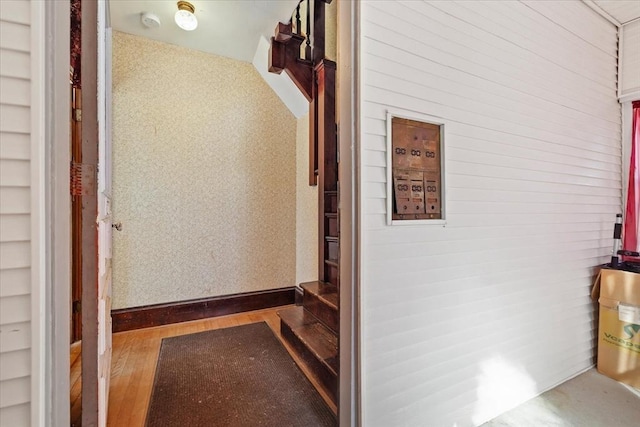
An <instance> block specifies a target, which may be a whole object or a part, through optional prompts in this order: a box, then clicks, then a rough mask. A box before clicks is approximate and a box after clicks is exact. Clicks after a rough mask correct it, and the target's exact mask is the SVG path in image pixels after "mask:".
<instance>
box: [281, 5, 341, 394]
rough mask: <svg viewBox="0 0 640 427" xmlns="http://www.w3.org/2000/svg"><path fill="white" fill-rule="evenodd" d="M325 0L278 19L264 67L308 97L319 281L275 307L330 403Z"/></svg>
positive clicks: (331, 184)
mask: <svg viewBox="0 0 640 427" xmlns="http://www.w3.org/2000/svg"><path fill="white" fill-rule="evenodd" d="M328 3H331V0H313V1H312V0H302V1H300V2H299V3H298V7H297V8H296V9H295V11H294V13H293V14H292V18H291V20H290V21H289V22H288V23H278V25H277V26H276V29H275V35H274V37H272V38H271V51H270V55H269V71H270V72H272V73H278V74H279V73H281V72H283V71H284V72H286V73H287V74H288V75H289V77H290V78H291V79H292V80H293V82H294V83H295V84H296V86H297V87H298V89H300V91H301V92H302V93H303V94H304V96H305V97H306V98H307V99H308V100H309V114H310V120H309V153H310V159H309V185H317V186H318V240H319V242H318V243H319V244H318V260H319V266H318V281H317V282H309V283H303V284H301V285H300V286H301V288H302V290H303V298H302V306H296V307H292V308H288V309H286V310H282V311H280V312H278V315H279V316H280V329H281V333H282V337H283V338H284V339H285V340H286V341H287V342H288V343H289V344H291V347H292V348H293V349H294V350H295V351H296V353H298V355H299V356H300V358H301V359H302V360H304V361H305V362H306V364H307V366H308V367H309V370H310V371H311V375H313V376H314V377H315V378H316V379H317V380H318V383H319V384H321V385H322V387H323V388H324V389H325V391H326V393H327V395H328V396H329V397H330V398H331V399H332V400H333V403H334V404H335V403H336V401H337V394H338V374H339V363H338V331H339V324H340V323H339V315H338V313H339V310H338V307H339V300H338V295H339V290H340V283H339V280H340V266H339V260H340V236H339V230H340V227H339V223H338V219H339V215H338V204H339V200H340V194H339V185H338V135H337V125H336V63H335V62H333V61H330V60H327V59H325V57H324V56H325V45H324V43H325V7H326V5H327V4H328ZM312 9H313V14H311V13H310V12H311V10H312ZM303 11H304V12H303ZM301 12H302V13H301ZM305 12H306V13H305ZM301 15H302V16H301ZM305 16H306V17H305ZM312 21H313V22H312ZM303 28H306V31H303Z"/></svg>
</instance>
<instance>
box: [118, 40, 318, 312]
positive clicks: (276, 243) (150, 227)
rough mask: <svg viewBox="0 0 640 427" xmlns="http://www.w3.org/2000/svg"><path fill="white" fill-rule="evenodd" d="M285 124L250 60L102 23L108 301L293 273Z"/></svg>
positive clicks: (236, 286) (291, 139) (290, 142)
mask: <svg viewBox="0 0 640 427" xmlns="http://www.w3.org/2000/svg"><path fill="white" fill-rule="evenodd" d="M296 131H297V121H296V119H295V118H294V116H293V115H292V114H291V113H290V112H289V110H288V109H287V108H286V107H285V106H284V105H283V104H282V102H281V101H280V100H279V98H278V97H277V96H276V94H274V93H273V92H272V91H271V89H270V88H269V87H268V86H267V84H266V83H264V81H263V80H262V78H261V77H260V75H259V74H258V73H257V72H256V70H255V69H254V68H253V66H252V65H251V64H248V63H244V62H239V61H235V60H232V59H227V58H222V57H217V56H214V55H210V54H206V53H202V52H198V51H194V50H190V49H186V48H181V47H177V46H173V45H168V44H164V43H160V42H156V41H151V40H148V39H144V38H141V37H137V36H132V35H128V34H124V33H119V32H114V33H113V165H114V167H113V212H114V221H115V222H122V224H123V229H122V231H120V232H114V248H113V252H114V253H113V256H114V259H113V308H124V307H134V306H140V305H145V304H154V303H162V302H171V301H181V300H188V299H193V298H201V297H210V296H218V295H227V294H234V293H239V292H249V291H257V290H264V289H272V288H280V287H284V286H293V285H295V284H296V276H298V275H302V276H304V274H303V273H301V271H304V270H305V269H308V267H304V268H301V269H298V268H297V267H296V246H297V243H296V234H297V232H296V219H297V218H296V216H297V213H296V205H297V203H302V202H301V201H300V200H296V189H297V182H296V156H300V155H301V153H297V151H296V137H297V134H296ZM304 145H305V146H306V144H304ZM305 165H306V162H305ZM305 167H306V166H305ZM301 206H307V202H306V201H305V202H304V203H302V205H301ZM303 217H304V218H307V217H306V216H304V215H303ZM311 225H312V229H313V230H315V223H314V224H311ZM299 234H300V235H304V236H305V237H304V238H307V234H306V232H301V231H299ZM305 262H306V261H305ZM314 268H315V266H314ZM305 277H306V276H305Z"/></svg>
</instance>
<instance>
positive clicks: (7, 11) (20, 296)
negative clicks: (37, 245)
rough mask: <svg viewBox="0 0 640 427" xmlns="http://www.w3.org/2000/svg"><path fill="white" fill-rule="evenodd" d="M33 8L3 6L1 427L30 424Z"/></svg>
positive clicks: (0, 50) (12, 4) (0, 103)
mask: <svg viewBox="0 0 640 427" xmlns="http://www.w3.org/2000/svg"><path fill="white" fill-rule="evenodd" d="M31 6H32V5H31V2H30V1H26V0H21V1H4V0H3V1H0V425H2V426H16V427H21V426H28V425H30V424H31V413H30V412H31V404H30V401H31V366H32V361H31V342H32V336H31V306H32V301H31V259H32V258H31V257H32V251H31V249H32V248H31V238H32V235H31V227H32V222H31V212H32V210H31V205H32V202H31V198H32V194H31V174H32V167H31V166H32V165H31V99H32V95H31V59H30V55H31V52H30V51H31V26H30V19H31Z"/></svg>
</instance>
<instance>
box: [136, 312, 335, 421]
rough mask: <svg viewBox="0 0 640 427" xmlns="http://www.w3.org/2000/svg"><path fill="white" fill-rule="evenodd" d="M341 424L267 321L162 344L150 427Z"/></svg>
mask: <svg viewBox="0 0 640 427" xmlns="http://www.w3.org/2000/svg"><path fill="white" fill-rule="evenodd" d="M336 424H337V423H336V419H335V416H334V415H333V412H332V411H331V410H330V409H329V408H328V406H327V405H326V404H325V402H324V400H323V399H322V397H321V396H320V394H318V392H317V391H316V389H315V388H314V387H313V385H312V384H311V383H310V382H309V380H308V379H307V378H306V377H305V376H304V374H303V373H302V372H301V371H300V369H299V368H298V366H296V364H295V362H294V361H293V359H292V358H291V356H290V355H289V353H287V350H286V349H285V348H284V347H283V346H282V344H281V343H280V341H278V338H277V337H276V336H275V335H274V334H273V332H272V331H271V329H270V328H269V326H268V325H267V324H266V323H264V322H260V323H252V324H249V325H243V326H237V327H233V328H226V329H217V330H213V331H206V332H199V333H195V334H189V335H182V336H178V337H171V338H165V339H163V340H162V345H161V347H160V355H159V356H158V366H157V368H156V375H155V380H154V383H153V391H152V393H151V402H150V403H149V410H148V412H147V422H146V425H147V427H160V426H162V427H164V426H167V427H168V426H181V427H182V426H190V427H195V426H202V427H205V426H206V427H211V426H233V427H244V426H247V427H248V426H251V427H255V426H274V427H282V426H301V427H302V426H304V427H310V426H314V427H315V426H335V425H336Z"/></svg>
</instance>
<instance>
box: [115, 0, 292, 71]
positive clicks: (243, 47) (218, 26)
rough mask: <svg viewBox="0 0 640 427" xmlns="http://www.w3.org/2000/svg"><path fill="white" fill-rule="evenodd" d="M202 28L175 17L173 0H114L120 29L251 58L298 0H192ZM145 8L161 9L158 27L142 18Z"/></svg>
mask: <svg viewBox="0 0 640 427" xmlns="http://www.w3.org/2000/svg"><path fill="white" fill-rule="evenodd" d="M190 2H191V4H193V6H194V7H195V9H196V10H195V15H196V17H197V18H198V28H196V29H195V30H194V31H184V30H182V29H180V28H179V27H178V26H177V25H176V24H175V22H174V20H173V16H174V15H175V13H176V11H177V10H178V6H177V1H174V0H160V1H158V0H110V1H109V10H110V22H111V27H112V28H113V29H114V30H116V31H122V32H125V33H129V34H135V35H138V36H142V37H148V38H150V39H153V40H158V41H161V42H165V43H171V44H175V45H180V46H185V47H189V48H191V49H196V50H200V51H204V52H209V53H213V54H216V55H221V56H226V57H229V58H234V59H238V60H241V61H247V62H251V61H252V60H253V58H254V54H255V52H256V48H257V46H258V42H259V41H260V38H261V37H262V36H264V37H267V39H268V38H270V37H271V36H273V31H274V28H275V27H276V24H277V23H278V22H279V21H283V22H286V21H288V20H289V18H290V17H291V13H292V12H293V10H294V8H295V7H296V4H297V3H298V0H190ZM143 12H151V13H154V14H156V15H157V16H158V17H159V18H160V21H161V25H160V27H159V28H146V27H145V26H143V25H142V23H141V22H140V17H141V14H142V13H143Z"/></svg>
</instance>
